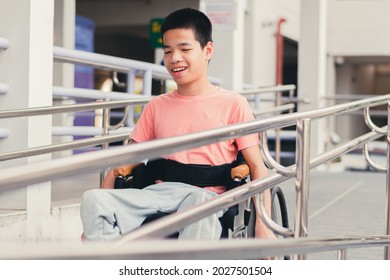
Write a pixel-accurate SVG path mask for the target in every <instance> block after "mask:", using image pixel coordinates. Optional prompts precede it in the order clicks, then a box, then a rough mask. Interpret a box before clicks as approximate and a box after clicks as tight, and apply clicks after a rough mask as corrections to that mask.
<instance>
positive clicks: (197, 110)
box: [131, 87, 259, 193]
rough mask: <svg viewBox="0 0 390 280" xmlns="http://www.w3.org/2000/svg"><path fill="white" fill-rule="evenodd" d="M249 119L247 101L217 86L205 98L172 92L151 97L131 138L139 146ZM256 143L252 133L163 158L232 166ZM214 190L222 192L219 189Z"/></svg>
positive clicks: (250, 112) (250, 119) (255, 136)
mask: <svg viewBox="0 0 390 280" xmlns="http://www.w3.org/2000/svg"><path fill="white" fill-rule="evenodd" d="M252 120H254V116H253V113H252V110H251V108H250V106H249V104H248V102H247V100H246V98H245V97H243V96H242V95H240V94H238V93H236V92H231V91H226V90H223V89H221V88H219V87H216V90H215V91H214V92H212V93H210V94H207V95H199V96H184V95H180V94H178V92H177V91H176V90H175V91H173V92H170V93H166V94H162V95H159V96H157V97H154V98H153V99H152V100H151V101H150V102H149V103H148V104H147V105H146V107H145V109H144V111H143V113H142V115H141V117H140V119H139V121H138V123H137V125H136V127H135V128H134V130H133V132H132V134H131V138H132V139H133V140H134V141H136V142H138V143H140V142H145V141H149V140H154V139H161V138H167V137H173V136H178V135H185V134H189V133H194V132H198V131H203V130H208V129H213V128H219V127H225V126H227V125H231V124H235V123H241V122H248V121H252ZM258 144H259V140H258V135H257V134H252V135H247V136H243V137H240V138H237V139H233V140H228V141H222V142H218V143H215V144H210V145H207V146H202V147H198V148H193V149H190V150H186V151H181V152H177V153H174V154H171V155H168V156H165V158H167V159H171V160H175V161H178V162H181V163H186V164H188V163H192V164H209V165H221V164H225V163H231V162H232V161H233V160H234V159H235V157H236V155H237V153H238V151H239V150H242V149H245V148H247V147H251V146H255V145H258ZM213 190H214V191H216V192H218V193H220V192H223V191H224V189H221V188H218V189H215V188H213Z"/></svg>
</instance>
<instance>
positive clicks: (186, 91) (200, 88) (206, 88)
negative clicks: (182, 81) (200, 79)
mask: <svg viewBox="0 0 390 280" xmlns="http://www.w3.org/2000/svg"><path fill="white" fill-rule="evenodd" d="M214 90H215V85H213V84H212V83H210V82H209V81H207V82H205V83H203V84H197V85H194V84H187V85H178V86H177V92H178V94H180V95H186V96H195V95H207V94H210V93H212V92H214Z"/></svg>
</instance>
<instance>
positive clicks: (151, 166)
mask: <svg viewBox="0 0 390 280" xmlns="http://www.w3.org/2000/svg"><path fill="white" fill-rule="evenodd" d="M236 165H237V163H236V162H234V163H227V164H223V165H218V166H211V165H202V164H183V163H180V162H177V161H174V160H168V159H157V160H152V161H149V162H148V163H147V164H146V165H143V164H141V165H139V166H137V167H136V168H134V169H133V171H132V173H131V175H129V176H127V177H126V178H121V179H120V180H116V181H115V188H139V189H142V188H144V187H147V186H149V185H152V184H154V183H155V182H156V181H157V180H161V181H164V182H181V183H186V184H190V185H194V186H198V187H206V186H226V187H227V188H231V187H234V186H233V185H232V184H234V181H233V180H232V179H231V178H230V171H231V169H232V167H234V166H236Z"/></svg>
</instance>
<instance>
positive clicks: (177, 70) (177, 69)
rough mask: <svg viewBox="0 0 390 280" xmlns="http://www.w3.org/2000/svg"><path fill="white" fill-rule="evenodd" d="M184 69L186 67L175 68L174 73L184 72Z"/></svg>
mask: <svg viewBox="0 0 390 280" xmlns="http://www.w3.org/2000/svg"><path fill="white" fill-rule="evenodd" d="M184 69H185V68H184V67H182V68H175V69H173V70H172V71H173V72H179V71H183V70H184Z"/></svg>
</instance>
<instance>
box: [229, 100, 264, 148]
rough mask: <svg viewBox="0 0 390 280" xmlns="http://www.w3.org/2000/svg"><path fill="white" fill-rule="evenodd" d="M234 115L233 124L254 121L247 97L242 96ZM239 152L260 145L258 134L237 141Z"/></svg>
mask: <svg viewBox="0 0 390 280" xmlns="http://www.w3.org/2000/svg"><path fill="white" fill-rule="evenodd" d="M237 103H238V105H237V107H236V110H235V112H234V114H232V124H235V123H243V122H250V121H254V120H255V117H254V115H253V112H252V109H251V107H250V106H249V104H248V101H247V100H246V98H245V97H243V96H240V98H239V102H237ZM236 144H237V148H238V150H242V149H245V148H248V147H252V146H256V145H259V135H258V133H255V134H250V135H245V136H242V137H240V138H237V139H236Z"/></svg>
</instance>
